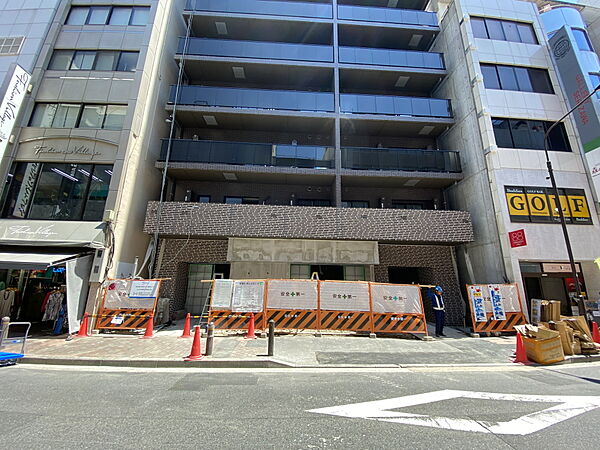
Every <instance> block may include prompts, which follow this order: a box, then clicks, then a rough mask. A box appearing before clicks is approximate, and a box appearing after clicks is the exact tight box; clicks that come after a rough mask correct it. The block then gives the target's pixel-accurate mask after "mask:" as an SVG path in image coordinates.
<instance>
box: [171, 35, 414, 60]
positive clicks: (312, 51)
mask: <svg viewBox="0 0 600 450" xmlns="http://www.w3.org/2000/svg"><path fill="white" fill-rule="evenodd" d="M184 48H185V38H179V46H178V47H177V53H179V54H182V53H183V51H184ZM415 53H416V52H415ZM186 54H187V55H201V56H231V57H235V58H257V59H277V60H294V61H313V62H333V47H331V46H327V45H310V44H288V43H285V42H261V41H233V40H229V39H202V38H191V39H190V40H189V42H188V48H187V51H186Z"/></svg>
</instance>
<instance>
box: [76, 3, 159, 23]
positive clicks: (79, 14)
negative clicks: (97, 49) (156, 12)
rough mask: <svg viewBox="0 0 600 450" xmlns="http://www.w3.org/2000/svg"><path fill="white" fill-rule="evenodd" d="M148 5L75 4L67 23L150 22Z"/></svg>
mask: <svg viewBox="0 0 600 450" xmlns="http://www.w3.org/2000/svg"><path fill="white" fill-rule="evenodd" d="M149 12H150V7H148V6H135V7H132V6H73V7H72V8H71V11H69V16H68V17H67V21H66V24H67V25H134V26H143V25H146V24H147V23H148V15H149Z"/></svg>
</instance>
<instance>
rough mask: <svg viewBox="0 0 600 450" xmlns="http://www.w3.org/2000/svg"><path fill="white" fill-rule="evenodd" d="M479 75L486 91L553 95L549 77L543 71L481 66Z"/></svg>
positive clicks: (527, 68)
mask: <svg viewBox="0 0 600 450" xmlns="http://www.w3.org/2000/svg"><path fill="white" fill-rule="evenodd" d="M481 73H482V74H483V83H484V85H485V87H486V88H487V89H503V90H507V91H522V92H537V93H539V94H554V89H553V88H552V84H551V83H550V76H549V75H548V71H547V70H544V69H533V68H531V67H516V66H501V65H495V64H481Z"/></svg>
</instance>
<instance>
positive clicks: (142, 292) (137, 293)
mask: <svg viewBox="0 0 600 450" xmlns="http://www.w3.org/2000/svg"><path fill="white" fill-rule="evenodd" d="M159 283H160V282H159V281H157V280H133V281H132V282H131V287H130V289H129V298H156V294H157V292H158V284H159Z"/></svg>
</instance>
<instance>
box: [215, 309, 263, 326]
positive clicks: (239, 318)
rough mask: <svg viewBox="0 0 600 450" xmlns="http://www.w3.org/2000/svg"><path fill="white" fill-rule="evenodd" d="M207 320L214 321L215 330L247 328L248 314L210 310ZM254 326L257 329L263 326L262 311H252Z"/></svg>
mask: <svg viewBox="0 0 600 450" xmlns="http://www.w3.org/2000/svg"><path fill="white" fill-rule="evenodd" d="M208 320H209V322H212V323H214V325H215V329H216V330H247V329H248V324H249V322H250V314H249V313H248V314H246V313H237V312H233V311H210V313H209V314H208ZM254 328H255V329H257V330H263V329H264V328H265V317H264V314H263V313H262V312H258V313H254Z"/></svg>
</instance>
